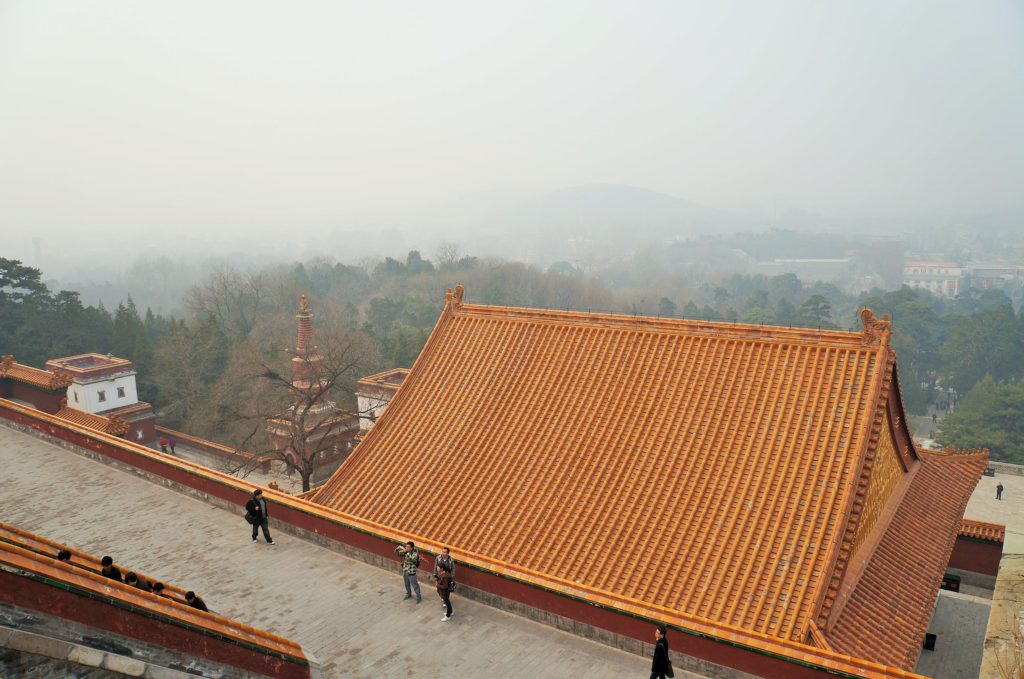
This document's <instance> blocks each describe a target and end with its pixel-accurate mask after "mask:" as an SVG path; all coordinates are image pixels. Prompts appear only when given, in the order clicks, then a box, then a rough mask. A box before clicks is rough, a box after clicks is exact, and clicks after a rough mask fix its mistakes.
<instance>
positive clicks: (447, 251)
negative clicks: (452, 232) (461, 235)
mask: <svg viewBox="0 0 1024 679" xmlns="http://www.w3.org/2000/svg"><path fill="white" fill-rule="evenodd" d="M434 256H435V257H436V258H437V265H438V267H440V268H441V269H443V270H445V269H452V268H453V267H454V266H455V264H456V263H457V262H458V261H459V246H458V245H457V244H456V243H452V242H451V241H447V240H444V241H441V244H440V245H438V246H437V254H436V255H434Z"/></svg>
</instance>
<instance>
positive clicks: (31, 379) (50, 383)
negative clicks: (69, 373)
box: [0, 355, 71, 389]
mask: <svg viewBox="0 0 1024 679" xmlns="http://www.w3.org/2000/svg"><path fill="white" fill-rule="evenodd" d="M0 377H6V378H7V379H11V380H15V381H17V382H23V383H25V384H31V385H32V386H34V387H42V388H44V389H64V388H66V387H67V386H68V385H69V384H71V379H70V378H68V377H65V376H63V375H57V374H55V373H52V372H50V371H49V370H40V369H39V368H33V367H32V366H28V365H22V364H21V363H15V361H14V357H13V356H11V355H6V356H4V357H3V358H2V359H0Z"/></svg>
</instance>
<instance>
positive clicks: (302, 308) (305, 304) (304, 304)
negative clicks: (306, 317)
mask: <svg viewBox="0 0 1024 679" xmlns="http://www.w3.org/2000/svg"><path fill="white" fill-rule="evenodd" d="M299 313H302V314H308V313H309V298H308V297H306V293H302V294H301V295H299Z"/></svg>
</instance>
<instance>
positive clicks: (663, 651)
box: [651, 625, 670, 679]
mask: <svg viewBox="0 0 1024 679" xmlns="http://www.w3.org/2000/svg"><path fill="white" fill-rule="evenodd" d="M666 632H667V630H666V629H665V626H664V625H658V626H657V627H656V628H655V629H654V639H655V641H654V660H652V661H651V679H665V677H668V676H670V675H669V667H670V666H669V662H668V639H666V638H665V633H666Z"/></svg>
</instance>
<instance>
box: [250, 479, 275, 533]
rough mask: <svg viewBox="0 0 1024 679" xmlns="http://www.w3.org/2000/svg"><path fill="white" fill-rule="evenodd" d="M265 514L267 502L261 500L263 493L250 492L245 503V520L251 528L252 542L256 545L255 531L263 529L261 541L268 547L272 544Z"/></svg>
mask: <svg viewBox="0 0 1024 679" xmlns="http://www.w3.org/2000/svg"><path fill="white" fill-rule="evenodd" d="M267 517H268V512H267V501H266V500H264V499H263V491H262V490H260V489H259V488H257V489H256V490H254V491H252V497H251V498H249V501H248V502H246V503H245V520H246V522H248V523H249V525H251V526H252V542H253V544H256V542H257V540H256V535H257V531H259V530H260V529H261V528H262V529H263V539H264V540H266V541H267V544H268V545H272V544H274V539H273V538H272V537H270V530H268V525H269V520H268V518H267Z"/></svg>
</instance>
